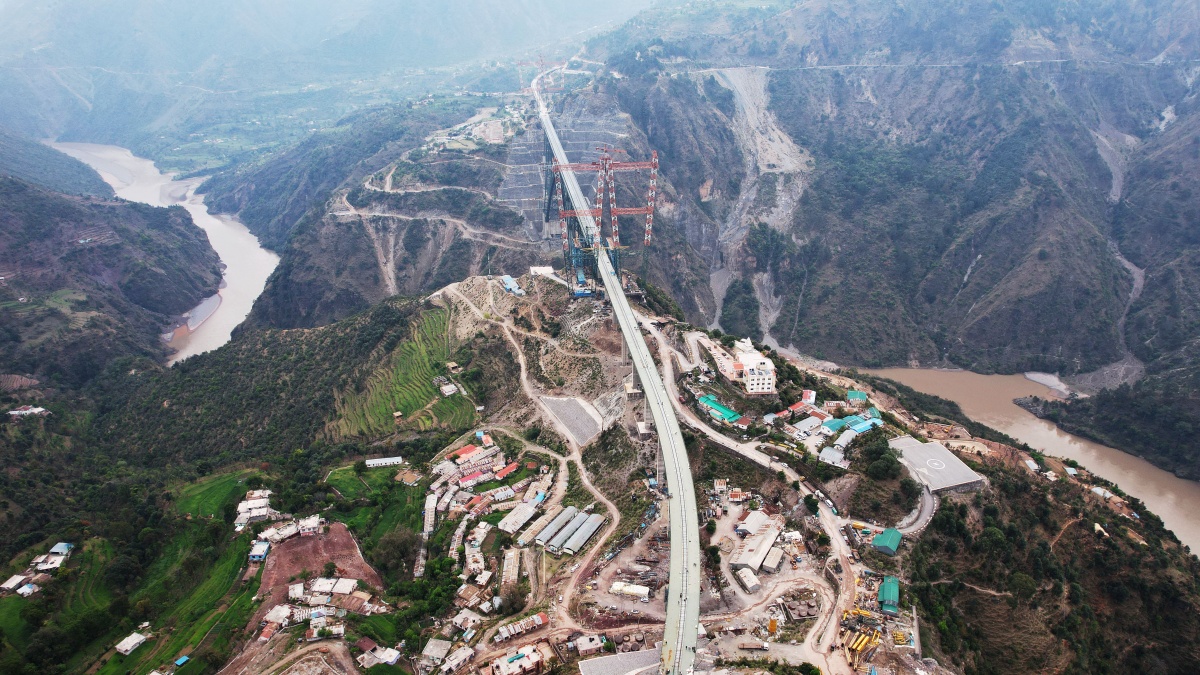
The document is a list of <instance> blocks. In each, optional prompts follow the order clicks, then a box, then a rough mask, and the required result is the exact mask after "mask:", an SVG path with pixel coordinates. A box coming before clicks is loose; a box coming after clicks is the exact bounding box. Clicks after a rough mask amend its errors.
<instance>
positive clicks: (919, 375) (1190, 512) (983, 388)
mask: <svg viewBox="0 0 1200 675" xmlns="http://www.w3.org/2000/svg"><path fill="white" fill-rule="evenodd" d="M867 372H870V373H872V374H874V375H880V376H883V377H886V378H889V379H892V380H896V381H897V382H901V383H903V384H906V385H908V386H910V387H912V388H913V389H916V390H917V391H922V392H925V393H927V394H935V395H937V396H941V397H942V398H947V399H950V400H951V401H954V402H955V403H958V404H959V405H960V406H962V409H963V412H965V413H966V414H967V416H968V417H970V418H971V419H973V420H975V421H977V422H981V423H983V424H986V425H988V426H989V427H992V428H993V429H997V430H999V431H1003V432H1004V433H1006V434H1008V435H1009V436H1012V437H1013V438H1016V439H1018V440H1021V441H1024V442H1026V443H1028V444H1029V445H1030V446H1031V447H1033V448H1036V449H1038V450H1042V451H1044V452H1045V453H1046V454H1049V455H1055V456H1057V457H1064V458H1068V459H1073V460H1076V461H1077V462H1079V463H1080V464H1082V465H1083V466H1085V467H1087V468H1088V470H1090V471H1092V472H1094V473H1095V474H1097V475H1099V476H1102V477H1103V478H1106V479H1108V480H1111V481H1112V482H1114V483H1116V484H1117V485H1119V486H1121V489H1122V490H1124V491H1125V492H1127V493H1129V494H1131V495H1133V496H1135V497H1137V498H1138V499H1141V500H1142V501H1143V502H1145V503H1146V506H1147V507H1149V508H1150V510H1151V511H1153V512H1154V513H1156V514H1158V516H1159V517H1161V518H1162V519H1163V522H1165V523H1166V525H1167V527H1168V528H1170V529H1171V530H1173V531H1174V532H1175V534H1176V535H1177V536H1178V537H1179V539H1180V541H1182V542H1183V543H1185V544H1187V545H1189V546H1190V547H1191V548H1192V550H1193V551H1200V518H1196V517H1195V513H1196V509H1198V508H1200V483H1197V482H1194V481H1189V480H1183V479H1182V478H1176V477H1175V476H1174V475H1173V474H1171V473H1168V472H1166V471H1163V470H1162V469H1159V468H1157V467H1155V466H1154V465H1152V464H1150V463H1149V462H1147V461H1145V460H1143V459H1139V458H1137V457H1134V456H1133V455H1129V454H1126V453H1124V452H1121V451H1120V450H1115V449H1113V448H1110V447H1108V446H1105V445H1100V444H1099V443H1093V442H1091V441H1089V440H1086V439H1083V438H1080V437H1078V436H1073V435H1071V434H1068V433H1065V432H1063V431H1062V430H1061V429H1059V428H1058V427H1056V426H1055V425H1053V424H1051V423H1050V422H1047V421H1045V420H1040V419H1038V418H1037V417H1034V416H1033V415H1031V414H1030V413H1028V412H1026V411H1025V410H1023V409H1021V408H1020V407H1018V406H1017V405H1016V404H1014V403H1013V402H1012V400H1013V399H1014V398H1018V397H1021V396H1029V395H1037V396H1041V397H1042V398H1049V397H1050V396H1053V395H1054V394H1053V392H1052V391H1051V390H1050V389H1049V388H1048V387H1046V386H1045V385H1043V384H1039V383H1037V382H1033V381H1031V380H1028V379H1026V378H1025V377H1024V376H1021V375H980V374H978V373H970V372H966V371H950V370H925V369H911V368H887V369H883V370H870V371H867Z"/></svg>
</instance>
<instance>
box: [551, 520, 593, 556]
mask: <svg viewBox="0 0 1200 675" xmlns="http://www.w3.org/2000/svg"><path fill="white" fill-rule="evenodd" d="M588 518H589V516H588V514H586V513H578V514H576V515H575V518H574V519H573V520H572V521H571V522H569V523H567V524H566V526H565V527H563V529H561V530H559V531H558V534H556V535H554V538H553V539H551V540H550V541H548V542H546V548H548V549H550V550H551V552H554V551H561V550H562V548H563V546H565V545H566V543H567V541H568V540H570V539H571V535H573V534H575V531H576V530H578V529H579V528H581V527H583V524H584V523H586V522H587V520H588Z"/></svg>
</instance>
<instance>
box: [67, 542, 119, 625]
mask: <svg viewBox="0 0 1200 675" xmlns="http://www.w3.org/2000/svg"><path fill="white" fill-rule="evenodd" d="M112 557H113V547H112V544H110V543H109V542H107V541H105V540H104V539H100V538H95V539H89V540H87V541H86V542H84V544H83V550H82V551H78V552H76V553H75V554H74V555H73V556H71V561H72V562H73V563H78V565H79V568H78V569H79V576H78V578H77V579H76V580H75V583H73V584H71V586H70V589H69V590H68V592H67V593H68V597H67V602H66V605H65V606H64V610H65V611H66V612H67V613H70V614H74V615H76V616H78V615H80V614H82V613H84V612H87V611H89V610H93V609H107V608H108V605H109V603H111V602H112V592H111V591H110V590H109V588H108V585H107V584H106V583H104V569H105V566H106V564H107V563H108V561H109V560H110V559H111V558H112Z"/></svg>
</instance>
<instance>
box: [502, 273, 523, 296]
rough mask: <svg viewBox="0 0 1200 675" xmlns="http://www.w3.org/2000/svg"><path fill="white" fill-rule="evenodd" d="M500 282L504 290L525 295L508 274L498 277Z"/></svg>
mask: <svg viewBox="0 0 1200 675" xmlns="http://www.w3.org/2000/svg"><path fill="white" fill-rule="evenodd" d="M500 282H501V283H503V284H504V290H505V291H508V292H509V293H512V294H513V295H525V291H524V290H522V288H521V287H520V286H519V285H518V284H517V281H516V279H513V278H512V277H510V276H509V275H507V274H505V275H504V276H502V277H500Z"/></svg>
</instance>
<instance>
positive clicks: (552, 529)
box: [534, 506, 579, 545]
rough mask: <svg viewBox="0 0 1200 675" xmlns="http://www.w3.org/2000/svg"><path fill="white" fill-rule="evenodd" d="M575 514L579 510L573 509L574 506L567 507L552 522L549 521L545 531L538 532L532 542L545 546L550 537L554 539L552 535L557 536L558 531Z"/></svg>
mask: <svg viewBox="0 0 1200 675" xmlns="http://www.w3.org/2000/svg"><path fill="white" fill-rule="evenodd" d="M577 513H579V509H577V508H575V507H574V506H568V507H567V508H565V509H563V512H562V513H560V514H558V515H557V516H555V518H554V520H552V521H550V524H549V525H547V526H546V527H545V529H543V530H542V531H541V532H538V535H537V537H534V541H536V542H538V543H539V544H542V545H545V544H546V543H547V542H549V541H550V539H551V538H552V537H554V535H556V534H558V531H559V530H561V529H562V528H563V527H564V526H566V524H567V523H569V522H571V521H572V520H573V519H574V518H575V514H577Z"/></svg>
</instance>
